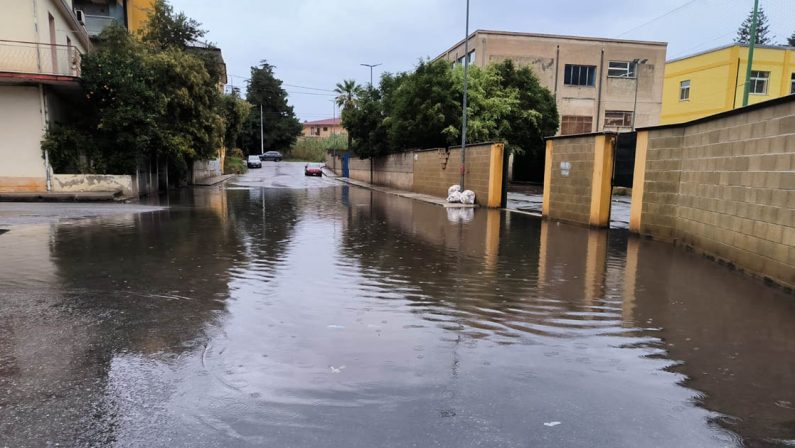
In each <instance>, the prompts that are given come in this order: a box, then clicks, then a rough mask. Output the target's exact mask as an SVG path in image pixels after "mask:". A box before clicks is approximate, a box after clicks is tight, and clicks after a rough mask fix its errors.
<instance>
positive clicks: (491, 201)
mask: <svg viewBox="0 0 795 448" xmlns="http://www.w3.org/2000/svg"><path fill="white" fill-rule="evenodd" d="M504 154H505V145H504V144H502V143H495V144H493V145H491V154H490V156H489V193H488V198H487V201H486V206H487V207H490V208H499V207H500V205H501V204H502V161H503V155H504Z"/></svg>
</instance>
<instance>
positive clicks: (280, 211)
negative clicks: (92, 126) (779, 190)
mask: <svg viewBox="0 0 795 448" xmlns="http://www.w3.org/2000/svg"><path fill="white" fill-rule="evenodd" d="M299 168H300V167H299ZM280 169H282V170H288V169H289V166H285V167H282V168H280ZM285 172H286V171H285ZM282 177H283V178H285V180H284V181H283V183H285V185H287V180H286V179H287V178H288V176H282ZM280 179H282V178H280ZM301 179H302V181H303V178H301ZM280 182H282V180H280ZM306 182H309V181H306ZM251 183H252V184H254V183H255V182H253V181H252V182H251ZM302 185H303V184H302ZM307 185H309V184H308V183H307ZM162 201H164V202H166V203H167V204H168V205H169V206H170V207H169V209H168V210H166V211H163V212H158V213H152V214H143V215H135V216H126V217H121V218H119V217H115V218H101V219H95V220H85V221H76V222H66V223H61V224H59V225H53V226H39V227H35V226H34V227H21V228H17V229H14V230H12V231H11V232H8V233H6V234H4V235H0V253H2V254H3V256H2V257H0V284H2V285H3V286H4V287H3V289H2V290H0V414H2V418H0V442H2V444H6V445H9V446H40V445H44V444H46V442H47V441H60V442H62V444H66V445H95V446H97V445H98V446H104V445H114V444H115V445H119V446H157V445H162V444H163V441H166V440H168V441H170V442H169V443H172V444H176V445H178V446H262V445H272V446H354V447H356V446H411V445H416V446H431V445H439V446H478V445H481V446H632V447H635V446H655V447H656V446H677V447H678V446H739V445H741V444H746V445H748V446H774V445H775V444H776V443H783V442H781V441H786V440H793V439H795V415H794V414H793V412H795V411H794V410H793V405H792V403H793V402H795V397H793V391H795V384H793V383H794V382H795V379H794V378H795V377H793V375H792V372H793V371H795V356H794V355H795V345H794V344H795V342H794V341H795V308H793V307H795V301H793V300H792V298H791V297H789V296H786V295H785V294H784V293H782V292H781V291H778V290H775V289H771V288H767V287H764V286H762V285H761V284H759V283H757V282H755V281H753V280H750V279H748V278H746V277H744V276H743V275H740V274H738V273H735V272H732V271H729V270H728V269H726V268H724V267H722V266H719V265H716V264H714V263H711V262H709V261H707V260H705V259H703V258H701V257H698V256H695V255H692V254H688V253H685V252H682V251H680V250H677V249H675V248H672V247H669V246H667V245H663V244H658V243H655V242H652V241H646V240H640V239H636V238H628V237H627V236H626V235H625V234H620V233H607V232H602V231H594V230H589V229H585V228H580V227H573V226H567V225H562V224H560V225H559V224H555V223H548V222H543V221H540V220H537V219H535V218H531V217H527V216H524V215H518V214H511V213H504V212H501V211H495V210H474V211H473V210H467V211H465V212H457V213H453V214H451V213H450V212H449V210H445V209H444V208H441V207H438V206H433V205H428V204H424V203H420V202H416V201H411V200H407V199H404V198H399V197H396V196H391V195H384V194H380V193H372V192H370V191H367V190H363V189H359V188H350V187H347V186H345V187H336V188H334V187H328V188H303V187H302V188H293V189H290V188H279V189H269V188H253V187H252V188H248V187H246V188H230V189H227V190H224V189H218V188H215V189H204V190H182V191H180V192H176V193H174V194H172V195H170V196H169V197H166V198H163V199H162ZM9 391H10V392H9ZM550 422H561V424H560V425H558V426H545V425H544V423H550ZM727 429H728V430H730V431H727ZM735 434H739V438H738V436H735ZM740 438H741V440H740ZM777 441H778V442H777Z"/></svg>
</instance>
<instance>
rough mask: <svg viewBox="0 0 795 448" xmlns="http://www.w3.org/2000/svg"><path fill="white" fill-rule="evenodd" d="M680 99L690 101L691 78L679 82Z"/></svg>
mask: <svg viewBox="0 0 795 448" xmlns="http://www.w3.org/2000/svg"><path fill="white" fill-rule="evenodd" d="M679 101H690V80H689V79H688V80H685V81H682V82H680V83H679Z"/></svg>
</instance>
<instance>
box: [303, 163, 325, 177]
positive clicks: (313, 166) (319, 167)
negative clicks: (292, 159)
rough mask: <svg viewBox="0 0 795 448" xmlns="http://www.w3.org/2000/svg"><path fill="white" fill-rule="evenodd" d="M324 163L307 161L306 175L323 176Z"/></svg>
mask: <svg viewBox="0 0 795 448" xmlns="http://www.w3.org/2000/svg"><path fill="white" fill-rule="evenodd" d="M322 175H323V164H322V163H307V164H306V166H304V176H322Z"/></svg>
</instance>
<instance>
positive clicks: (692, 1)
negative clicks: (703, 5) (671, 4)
mask: <svg viewBox="0 0 795 448" xmlns="http://www.w3.org/2000/svg"><path fill="white" fill-rule="evenodd" d="M699 1H701V0H690V1H689V2H687V3H684V4H682V5H679V6H677V7H676V8H674V9H672V10H670V11H668V12H666V13H664V14H661V15H659V16H657V17H655V18H653V19H651V20H649V21H648V22H644V23H641V24H640V25H638V26H636V27H634V28H632V29H629V30H627V31H624V32H623V33H621V34H619V35H618V36H616V37H621V36H625V35H627V34H629V33H631V32H633V31H636V30H639V29H641V28H643V27H645V26H646V25H650V24H652V23H654V22H656V21H658V20H660V19H662V18H664V17H668V16H670V15H671V14H673V13H675V12H678V11H681V10H683V9H685V8H687V7H688V6H690V5H692V4H694V3H697V2H699Z"/></svg>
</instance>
